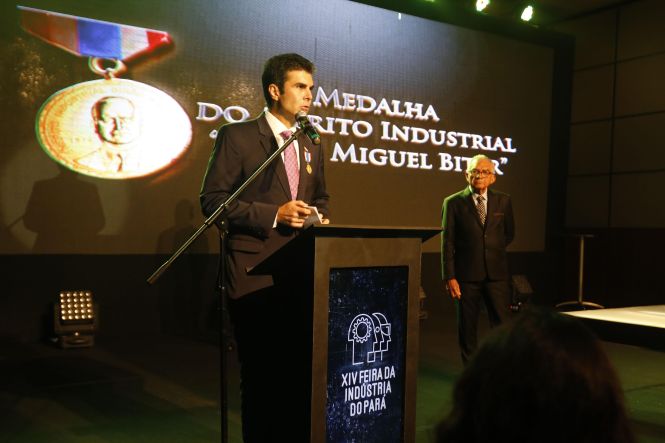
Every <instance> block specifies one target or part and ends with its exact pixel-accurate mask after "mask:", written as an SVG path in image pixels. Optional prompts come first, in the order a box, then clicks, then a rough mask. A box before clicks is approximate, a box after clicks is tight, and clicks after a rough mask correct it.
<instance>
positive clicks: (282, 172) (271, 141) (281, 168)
mask: <svg viewBox="0 0 665 443" xmlns="http://www.w3.org/2000/svg"><path fill="white" fill-rule="evenodd" d="M257 122H258V124H259V134H260V139H261V146H263V149H264V150H265V152H266V155H268V156H270V155H271V154H272V153H273V152H275V151H276V150H277V149H278V148H279V146H277V140H276V139H275V136H274V135H273V133H272V129H270V125H269V124H268V122H267V120H266V117H265V115H261V117H260V118H259V119H258V120H257ZM270 167H271V168H274V171H275V174H276V175H277V181H279V183H280V185H281V186H282V190H283V191H284V194H285V195H286V196H287V198H288V199H289V200H291V189H290V188H289V178H288V177H287V175H286V166H285V165H284V160H282V157H281V156H280V157H279V158H278V159H276V160H275V161H274V162H273V165H271V166H270ZM301 173H302V172H301ZM298 193H300V190H299V191H298Z"/></svg>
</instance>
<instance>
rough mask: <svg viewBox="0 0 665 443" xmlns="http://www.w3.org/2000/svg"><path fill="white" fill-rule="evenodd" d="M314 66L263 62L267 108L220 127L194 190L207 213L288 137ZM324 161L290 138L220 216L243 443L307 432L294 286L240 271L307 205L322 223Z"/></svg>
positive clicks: (302, 336)
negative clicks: (224, 222)
mask: <svg viewBox="0 0 665 443" xmlns="http://www.w3.org/2000/svg"><path fill="white" fill-rule="evenodd" d="M313 72H314V65H313V64H312V63H311V62H310V61H309V60H307V59H305V58H304V57H302V56H300V55H297V54H282V55H277V56H275V57H272V58H271V59H269V60H268V61H267V62H266V64H265V67H264V71H263V76H262V83H263V93H264V96H265V99H266V103H267V107H268V111H267V112H265V113H263V114H262V115H261V116H259V117H258V118H257V119H255V120H250V121H246V122H243V123H234V124H230V125H226V126H223V127H222V128H221V129H220V130H219V133H218V135H217V139H216V141H215V147H214V150H213V153H212V156H211V157H210V161H209V164H208V170H207V172H206V175H205V178H204V181H203V187H202V190H201V206H202V208H203V212H204V214H206V215H210V214H211V213H212V212H214V211H215V209H217V207H218V206H219V205H220V204H222V203H223V202H224V201H225V200H226V198H227V197H228V196H229V195H231V194H232V193H233V192H234V191H235V190H236V189H237V188H238V187H239V186H240V185H241V184H242V183H243V182H244V181H245V179H246V178H247V177H248V176H249V175H251V174H252V173H253V172H254V171H255V170H256V169H257V168H258V167H259V166H260V165H261V164H262V163H263V162H264V161H265V160H266V158H268V156H269V155H270V154H271V153H272V152H274V151H275V150H276V149H277V148H278V146H279V145H281V144H282V143H283V142H284V141H285V140H286V139H287V138H288V137H289V136H290V134H289V133H288V132H286V131H290V132H291V133H292V132H293V131H295V115H296V113H298V112H300V111H304V112H308V111H309V109H310V105H311V102H312V89H313V87H314V82H313V77H312V74H313ZM323 164H324V158H323V153H322V151H321V150H320V149H319V148H316V147H314V146H313V145H312V143H311V142H310V140H309V139H308V138H307V137H306V136H304V135H303V136H300V137H298V139H297V141H296V142H295V143H293V144H292V145H289V147H288V148H287V149H286V150H285V151H284V152H283V153H282V158H281V159H276V160H275V161H274V162H273V163H272V164H271V165H270V166H269V167H268V168H267V169H266V170H264V171H263V172H262V173H261V174H260V175H259V176H258V177H257V179H256V180H255V181H254V182H253V183H252V184H251V185H250V186H249V187H248V188H247V189H246V190H245V191H244V192H243V193H242V194H241V195H240V196H239V198H238V200H237V201H236V202H235V203H233V204H232V205H231V206H230V209H229V210H228V212H226V213H225V214H224V215H225V217H226V219H227V220H228V229H229V235H228V248H227V249H228V251H227V252H228V253H227V255H226V257H225V258H226V260H225V264H226V267H225V270H226V276H227V295H228V296H229V298H230V301H229V312H230V315H231V320H232V322H233V325H234V332H235V338H236V342H237V344H238V354H239V358H240V363H241V400H242V423H243V438H244V441H245V442H254V441H257V442H258V441H270V440H272V439H273V438H277V435H282V436H284V437H287V439H289V440H290V441H304V440H307V439H308V437H309V435H308V434H309V420H308V416H307V413H308V410H309V385H308V384H309V382H310V381H311V376H310V375H309V372H308V368H307V367H305V366H306V365H303V364H302V363H303V362H305V361H306V360H307V357H306V356H307V355H308V352H309V351H308V346H310V347H311V341H310V339H311V337H307V325H305V324H304V317H305V316H306V313H305V312H303V309H304V308H303V303H302V300H301V294H294V293H291V292H292V291H288V290H286V289H287V288H286V287H285V285H280V286H279V287H277V286H273V280H272V277H271V276H254V275H248V274H247V270H248V268H251V267H252V266H254V265H255V264H257V263H259V262H260V261H261V260H262V259H264V258H265V257H267V256H268V255H270V254H271V253H272V252H274V251H276V250H277V249H279V248H280V247H281V246H282V245H284V244H285V243H286V242H288V241H289V240H291V239H292V238H293V237H294V236H296V235H297V233H298V231H299V230H300V229H301V228H302V227H303V225H304V222H305V219H306V218H307V216H309V215H310V214H311V212H312V211H311V210H310V209H309V208H308V206H314V207H316V208H317V209H318V212H319V213H320V214H321V215H322V220H321V221H322V222H323V223H328V219H327V218H328V193H327V191H326V186H325V179H324V172H323ZM290 286H293V285H290ZM303 356H305V357H304V358H303ZM306 363H307V365H308V364H309V362H306ZM276 433H277V434H276Z"/></svg>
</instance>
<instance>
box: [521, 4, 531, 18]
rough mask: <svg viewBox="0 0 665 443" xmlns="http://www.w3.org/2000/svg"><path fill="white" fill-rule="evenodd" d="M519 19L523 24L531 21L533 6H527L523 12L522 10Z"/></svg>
mask: <svg viewBox="0 0 665 443" xmlns="http://www.w3.org/2000/svg"><path fill="white" fill-rule="evenodd" d="M520 18H521V19H522V20H524V21H525V22H528V21H531V19H532V18H533V6H531V5H527V6H526V7H525V8H524V10H522V15H520Z"/></svg>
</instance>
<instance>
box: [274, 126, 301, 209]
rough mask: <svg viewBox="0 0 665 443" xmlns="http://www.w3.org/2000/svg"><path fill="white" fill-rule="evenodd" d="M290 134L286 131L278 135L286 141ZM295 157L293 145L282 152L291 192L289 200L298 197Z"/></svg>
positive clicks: (297, 175) (298, 178)
mask: <svg viewBox="0 0 665 443" xmlns="http://www.w3.org/2000/svg"><path fill="white" fill-rule="evenodd" d="M292 134H293V132H291V131H288V130H287V131H283V132H281V133H280V134H279V135H281V136H282V138H283V139H284V140H287V139H288V138H289V137H291V135H292ZM297 155H298V154H297V153H296V147H295V145H294V144H293V143H291V144H290V145H289V146H287V147H286V149H285V150H284V166H286V176H287V177H288V178H289V189H290V190H291V198H292V199H293V200H295V199H296V197H297V196H298V182H299V181H300V171H299V170H298V158H297Z"/></svg>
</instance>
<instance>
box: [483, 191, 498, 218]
mask: <svg viewBox="0 0 665 443" xmlns="http://www.w3.org/2000/svg"><path fill="white" fill-rule="evenodd" d="M496 198H497V197H496V195H494V193H493V192H492V191H490V190H489V189H488V190H487V219H486V221H485V227H487V226H489V224H490V223H491V222H492V220H494V218H495V217H492V214H494V212H495V211H496V209H495V207H496V204H497V201H496Z"/></svg>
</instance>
